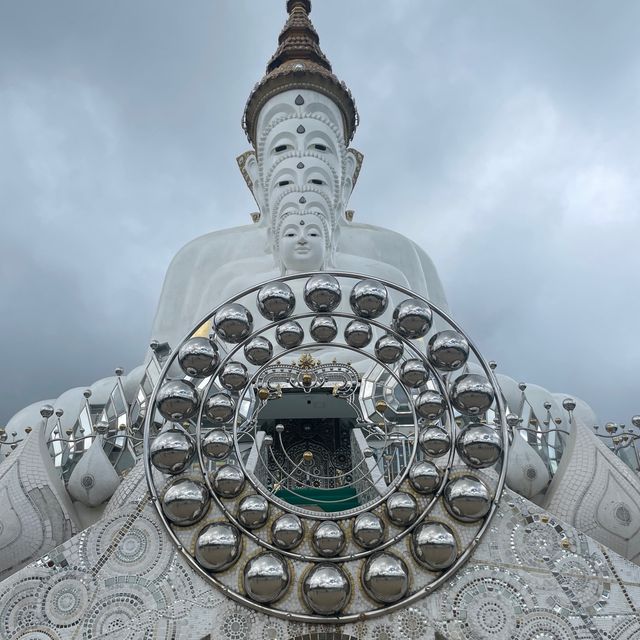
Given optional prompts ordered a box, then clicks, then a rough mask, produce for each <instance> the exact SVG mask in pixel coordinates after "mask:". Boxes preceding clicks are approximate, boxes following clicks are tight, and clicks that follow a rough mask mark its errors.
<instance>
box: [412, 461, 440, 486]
mask: <svg viewBox="0 0 640 640" xmlns="http://www.w3.org/2000/svg"><path fill="white" fill-rule="evenodd" d="M409 482H410V483H411V486H412V487H413V488H414V489H415V490H416V491H417V492H418V493H425V494H432V493H435V492H436V491H437V490H438V487H440V483H441V482H442V472H441V471H440V469H439V468H438V467H437V466H436V465H435V464H433V462H431V461H429V460H421V461H419V462H415V463H414V465H413V466H412V467H411V469H410V470H409Z"/></svg>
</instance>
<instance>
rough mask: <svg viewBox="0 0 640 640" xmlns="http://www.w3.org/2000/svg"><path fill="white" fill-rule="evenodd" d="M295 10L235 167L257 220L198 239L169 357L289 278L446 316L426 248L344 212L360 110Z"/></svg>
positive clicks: (172, 322)
mask: <svg viewBox="0 0 640 640" xmlns="http://www.w3.org/2000/svg"><path fill="white" fill-rule="evenodd" d="M288 10H289V14H290V15H289V20H288V21H287V23H286V25H285V27H284V29H283V31H282V33H281V35H280V39H279V43H280V45H279V47H278V50H277V51H276V53H275V54H274V56H273V57H272V59H271V61H270V62H269V64H268V66H267V74H266V76H265V77H264V78H263V79H262V81H261V82H260V83H259V84H258V85H256V87H255V88H254V90H253V92H252V94H251V96H250V98H249V101H248V103H247V107H246V110H245V116H244V126H245V130H246V132H247V136H248V138H249V140H250V141H251V143H252V145H253V149H252V150H251V151H248V152H246V153H244V154H242V155H241V156H240V157H239V158H238V163H239V165H240V169H241V171H242V174H243V176H244V178H245V180H246V182H247V185H248V186H249V188H250V189H251V192H252V194H253V196H254V198H255V200H256V203H257V205H258V208H259V213H258V214H254V221H255V224H253V225H248V226H242V227H235V228H232V229H228V230H224V231H217V232H214V233H210V234H207V235H205V236H201V237H200V238H197V239H196V240H193V241H192V242H190V243H189V244H188V245H186V246H185V247H184V248H182V249H181V250H180V251H179V252H178V254H177V255H176V256H175V258H174V259H173V261H172V263H171V265H170V266H169V269H168V271H167V274H166V278H165V282H164V286H163V290H162V294H161V297H160V301H159V304H158V310H157V314H156V318H155V321H154V325H153V329H152V334H151V337H152V338H153V339H155V340H158V341H159V342H168V343H169V345H171V346H172V347H174V346H175V345H176V344H178V343H179V341H180V340H181V339H182V338H183V337H184V336H185V335H186V334H187V333H188V332H189V331H190V330H192V329H193V327H194V326H195V324H196V323H197V322H198V321H199V320H200V319H201V318H202V317H204V316H205V315H206V314H207V313H208V312H209V311H211V309H213V308H215V307H216V306H217V305H219V304H221V303H222V302H224V300H226V299H227V298H229V297H230V296H232V295H234V294H235V293H238V292H240V291H242V290H243V289H246V288H248V287H250V286H252V285H255V284H258V283H260V282H262V281H266V280H269V279H271V278H273V277H277V276H280V275H282V274H284V273H295V272H304V271H313V270H321V269H323V270H342V271H351V272H357V273H365V274H367V275H370V276H373V277H378V278H381V279H386V280H390V281H392V282H395V283H397V284H400V285H403V286H407V287H409V288H410V289H412V290H413V291H416V292H417V293H420V294H422V295H424V296H425V297H427V298H428V299H430V300H431V301H432V302H433V303H434V304H436V305H438V306H439V307H441V308H444V309H445V310H446V309H447V302H446V298H445V295H444V291H443V288H442V285H441V283H440V279H439V277H438V274H437V272H436V269H435V267H434V265H433V263H432V262H431V260H430V258H429V257H428V256H427V255H426V253H425V252H424V251H423V250H422V249H421V248H420V247H418V246H417V245H416V244H415V243H413V242H412V241H411V240H409V239H408V238H405V237H404V236H402V235H400V234H398V233H395V232H393V231H389V230H386V229H381V228H379V227H374V226H370V225H364V224H357V223H354V222H353V221H352V213H353V212H348V211H347V206H348V202H349V197H350V196H351V192H352V190H353V188H354V186H355V183H356V181H357V178H358V174H359V172H360V167H361V164H362V154H360V153H359V152H358V151H356V150H355V149H351V148H349V147H348V144H349V142H350V140H351V138H352V136H353V134H354V131H355V128H356V125H357V113H356V108H355V103H354V101H353V98H352V97H351V94H350V92H349V90H348V89H347V88H346V86H345V85H344V84H343V83H341V82H340V81H339V80H338V79H337V78H336V77H335V75H333V73H332V72H331V65H330V63H329V61H328V60H327V59H326V57H325V56H324V54H323V53H322V51H321V50H320V47H319V44H318V36H317V34H316V32H315V30H314V28H313V25H312V24H311V22H310V21H309V18H308V15H307V14H308V10H309V7H308V3H307V2H306V1H305V0H290V2H289V3H288ZM314 232H315V233H314ZM320 239H322V242H320Z"/></svg>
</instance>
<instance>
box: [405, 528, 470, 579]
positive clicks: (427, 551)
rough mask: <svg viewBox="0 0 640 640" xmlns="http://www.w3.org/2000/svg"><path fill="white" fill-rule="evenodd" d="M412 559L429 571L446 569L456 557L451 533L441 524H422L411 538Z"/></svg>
mask: <svg viewBox="0 0 640 640" xmlns="http://www.w3.org/2000/svg"><path fill="white" fill-rule="evenodd" d="M411 550H412V551H413V556H414V558H415V559H416V560H417V561H418V562H419V563H420V564H421V565H422V566H423V567H425V568H426V569H429V571H443V570H444V569H448V568H449V567H450V566H451V565H452V564H453V563H454V562H455V561H456V558H457V557H458V544H457V542H456V538H455V536H454V535H453V531H452V530H451V529H450V528H449V527H448V526H447V525H446V524H444V523H442V522H424V523H422V524H420V525H418V526H417V527H416V528H415V530H414V531H413V534H412V536H411Z"/></svg>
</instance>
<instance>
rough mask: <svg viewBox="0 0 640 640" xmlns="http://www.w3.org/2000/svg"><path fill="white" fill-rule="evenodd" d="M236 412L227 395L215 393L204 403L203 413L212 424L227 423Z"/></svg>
mask: <svg viewBox="0 0 640 640" xmlns="http://www.w3.org/2000/svg"><path fill="white" fill-rule="evenodd" d="M235 410H236V403H235V402H234V401H233V398H232V397H231V396H230V395H229V394H227V393H215V394H214V395H212V396H210V397H208V398H207V400H206V401H205V403H204V413H205V415H206V416H207V418H209V419H210V420H213V421H214V422H229V420H231V418H233V413H234V411H235Z"/></svg>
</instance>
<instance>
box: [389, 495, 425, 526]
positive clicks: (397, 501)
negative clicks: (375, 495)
mask: <svg viewBox="0 0 640 640" xmlns="http://www.w3.org/2000/svg"><path fill="white" fill-rule="evenodd" d="M387 515H388V516H389V520H391V522H392V523H393V524H395V525H397V526H398V527H408V526H409V525H410V524H412V523H413V521H414V520H415V519H416V518H417V517H418V503H417V502H416V499H415V498H414V497H413V496H412V495H411V494H410V493H405V492H404V491H397V492H396V493H392V494H391V495H390V496H389V498H388V499H387Z"/></svg>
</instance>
